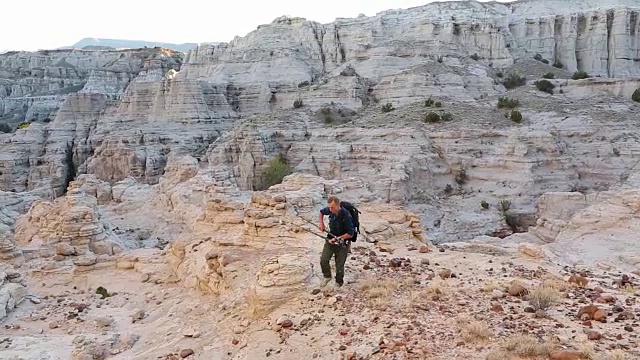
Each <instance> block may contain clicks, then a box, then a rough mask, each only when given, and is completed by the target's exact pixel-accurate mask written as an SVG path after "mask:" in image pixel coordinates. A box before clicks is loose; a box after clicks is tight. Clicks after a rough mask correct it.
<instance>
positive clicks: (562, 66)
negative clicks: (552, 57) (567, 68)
mask: <svg viewBox="0 0 640 360" xmlns="http://www.w3.org/2000/svg"><path fill="white" fill-rule="evenodd" d="M553 67H554V68H557V69H564V64H563V63H561V62H560V61H559V60H556V61H555V62H554V63H553Z"/></svg>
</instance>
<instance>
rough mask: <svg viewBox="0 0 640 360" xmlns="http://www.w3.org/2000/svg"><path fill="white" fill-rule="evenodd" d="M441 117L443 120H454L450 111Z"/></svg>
mask: <svg viewBox="0 0 640 360" xmlns="http://www.w3.org/2000/svg"><path fill="white" fill-rule="evenodd" d="M440 118H441V119H442V121H451V120H453V115H452V114H451V113H450V112H445V113H443V114H442V115H441V116H440Z"/></svg>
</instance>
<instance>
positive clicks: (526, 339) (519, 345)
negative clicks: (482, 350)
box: [487, 334, 559, 360]
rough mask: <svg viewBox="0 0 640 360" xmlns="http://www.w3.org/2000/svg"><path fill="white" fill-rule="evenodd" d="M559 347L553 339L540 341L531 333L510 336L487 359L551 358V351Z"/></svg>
mask: <svg viewBox="0 0 640 360" xmlns="http://www.w3.org/2000/svg"><path fill="white" fill-rule="evenodd" d="M558 347H559V344H558V343H556V342H553V341H545V342H539V341H538V339H537V338H535V337H533V336H531V335H525V334H522V335H517V336H514V337H510V338H508V339H507V340H505V342H504V343H503V344H502V345H501V346H500V349H497V350H495V351H493V352H491V353H490V354H489V355H488V356H487V360H507V359H513V358H522V359H526V358H530V359H536V358H545V359H546V358H549V356H550V355H551V353H552V352H553V351H555V350H556V349H557V348H558Z"/></svg>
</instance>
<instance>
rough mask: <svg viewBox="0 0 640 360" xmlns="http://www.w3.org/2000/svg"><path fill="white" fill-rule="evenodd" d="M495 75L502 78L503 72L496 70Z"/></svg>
mask: <svg viewBox="0 0 640 360" xmlns="http://www.w3.org/2000/svg"><path fill="white" fill-rule="evenodd" d="M496 76H497V77H499V78H502V77H503V76H504V73H503V72H502V71H498V72H497V73H496Z"/></svg>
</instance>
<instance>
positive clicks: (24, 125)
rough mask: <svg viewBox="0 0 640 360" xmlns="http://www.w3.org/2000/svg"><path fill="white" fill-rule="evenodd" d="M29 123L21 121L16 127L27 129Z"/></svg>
mask: <svg viewBox="0 0 640 360" xmlns="http://www.w3.org/2000/svg"><path fill="white" fill-rule="evenodd" d="M30 125H31V123H30V122H22V123H20V125H18V129H28V128H29V126H30Z"/></svg>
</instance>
